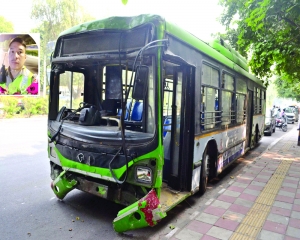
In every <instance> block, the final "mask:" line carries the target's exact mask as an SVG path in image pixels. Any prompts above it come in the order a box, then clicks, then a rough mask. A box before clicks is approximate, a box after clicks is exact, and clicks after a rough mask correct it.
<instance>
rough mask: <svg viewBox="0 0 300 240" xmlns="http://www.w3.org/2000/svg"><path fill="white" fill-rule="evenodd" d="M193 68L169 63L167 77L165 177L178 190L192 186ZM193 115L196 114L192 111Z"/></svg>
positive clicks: (164, 126) (164, 131) (165, 89)
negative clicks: (191, 92) (190, 184)
mask: <svg viewBox="0 0 300 240" xmlns="http://www.w3.org/2000/svg"><path fill="white" fill-rule="evenodd" d="M192 76H193V73H192V68H191V67H189V66H178V65H177V66H175V65H169V66H168V67H167V69H166V74H165V78H164V101H163V104H164V107H163V115H164V116H163V117H164V119H163V145H164V160H165V165H164V169H163V180H164V181H165V182H167V183H168V185H169V186H170V187H171V188H173V189H176V190H184V189H187V188H189V187H190V186H189V183H190V182H191V175H192V172H191V170H192V163H193V161H192V156H193V155H192V154H191V153H192V152H193V151H190V149H189V148H190V146H191V145H192V146H193V144H189V142H190V141H191V139H190V138H191V135H190V133H191V129H190V128H191V126H192V123H191V119H193V118H191V112H192V111H191V109H193V107H192V106H193V105H192V104H191V101H192V100H191V97H190V96H191V94H190V91H192V90H191V89H194V88H191V87H189V86H190V84H191V83H192V81H191V80H192ZM192 115H193V114H192Z"/></svg>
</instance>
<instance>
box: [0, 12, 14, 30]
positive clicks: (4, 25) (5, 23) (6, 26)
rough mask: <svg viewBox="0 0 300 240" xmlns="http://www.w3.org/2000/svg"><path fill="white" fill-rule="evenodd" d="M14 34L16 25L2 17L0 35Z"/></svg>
mask: <svg viewBox="0 0 300 240" xmlns="http://www.w3.org/2000/svg"><path fill="white" fill-rule="evenodd" d="M12 32H14V25H13V24H12V23H11V22H9V21H7V20H6V19H5V18H4V17H3V16H0V33H12Z"/></svg>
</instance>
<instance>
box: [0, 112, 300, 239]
mask: <svg viewBox="0 0 300 240" xmlns="http://www.w3.org/2000/svg"><path fill="white" fill-rule="evenodd" d="M46 124H47V121H46V117H35V118H30V119H9V120H6V119H2V120H1V119H0V239H1V240H8V239H9V240H23V239H30V240H33V239H34V240H44V239H49V240H56V239H63V240H65V239H76V240H77V239H78V240H89V239H93V240H94V239H114V240H117V239H139V240H140V239H152V240H154V239H161V237H163V236H166V235H167V234H168V233H169V232H171V230H172V228H173V227H176V226H179V227H180V226H182V225H184V223H185V221H186V220H187V219H188V218H189V217H190V216H191V215H192V214H194V213H195V211H198V212H199V211H201V206H204V204H205V203H206V202H207V201H209V199H212V198H214V196H216V194H217V193H218V191H220V189H222V188H223V185H224V184H227V183H228V181H230V180H231V179H232V178H234V177H235V176H236V175H237V174H238V173H239V172H240V171H241V170H242V168H243V167H244V166H245V165H246V164H248V163H249V162H251V161H253V160H255V158H256V157H257V156H259V155H260V154H261V153H262V152H263V151H265V150H266V148H267V147H268V146H269V145H270V144H272V142H274V141H277V140H278V139H280V137H282V136H283V134H285V133H284V132H282V131H280V130H278V129H276V132H275V133H274V134H272V136H271V137H264V138H263V139H262V140H261V142H260V144H259V146H258V147H257V148H255V149H254V150H252V151H250V152H249V153H247V154H246V155H245V156H244V157H243V158H241V159H239V160H238V161H237V162H236V163H235V164H233V165H232V167H231V168H230V169H228V170H227V171H226V172H225V173H223V174H222V175H221V176H220V177H219V178H218V179H213V180H212V181H211V182H210V183H209V185H208V191H207V192H206V193H205V194H204V195H203V196H198V195H195V196H192V197H190V198H189V199H187V200H186V201H184V202H183V203H182V204H180V205H179V206H177V207H175V208H174V209H173V210H171V211H170V212H169V213H168V216H167V217H166V218H165V219H163V220H162V221H161V223H159V224H158V225H157V226H155V227H153V228H150V227H149V228H144V229H137V230H134V231H129V232H126V233H124V234H117V233H115V232H114V230H113V227H112V221H113V219H114V218H115V217H116V215H117V213H118V211H119V210H121V209H122V208H123V207H122V206H119V205H117V204H115V203H112V202H109V201H106V200H104V199H101V198H98V197H95V196H93V195H90V194H87V193H84V192H80V191H77V190H73V191H72V192H70V193H69V194H68V195H67V196H66V197H65V199H64V200H63V201H59V200H57V199H56V198H55V197H54V194H53V192H52V190H51V189H50V182H51V179H50V169H49V160H48V157H47V137H46V135H47V134H46V133H47V126H46ZM288 131H295V135H297V133H296V124H294V125H291V124H289V125H288Z"/></svg>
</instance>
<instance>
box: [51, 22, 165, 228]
mask: <svg viewBox="0 0 300 240" xmlns="http://www.w3.org/2000/svg"><path fill="white" fill-rule="evenodd" d="M139 21H140V22H139V23H136V22H134V21H133V22H131V23H129V22H126V23H124V22H123V19H122V18H119V19H117V20H116V22H115V24H117V28H115V26H112V25H113V24H112V25H111V22H109V21H99V22H94V24H100V23H101V24H100V25H101V26H102V27H101V29H100V28H99V29H98V27H97V29H95V28H94V26H93V23H90V24H86V25H84V27H85V28H86V29H85V30H84V31H82V30H81V29H80V28H82V27H83V26H82V25H81V26H78V27H74V28H72V29H71V30H69V32H68V31H66V32H65V33H62V34H61V35H60V37H59V38H58V40H57V42H56V47H55V51H54V53H53V57H52V64H51V77H50V99H49V117H48V139H49V144H48V145H49V146H48V155H49V158H50V167H51V178H52V179H53V182H52V183H51V187H52V189H53V191H54V193H55V194H56V196H57V197H58V198H59V199H63V198H64V197H65V196H66V194H67V193H68V192H70V191H71V190H72V189H74V188H77V189H79V190H82V191H85V192H89V193H92V194H95V195H97V196H99V197H102V198H105V199H108V200H111V201H114V202H116V203H120V204H123V205H125V206H128V207H127V208H125V209H124V210H122V211H121V212H120V213H119V214H118V216H117V218H116V219H115V221H114V228H115V230H116V231H117V232H123V231H126V230H129V229H133V228H140V227H145V226H154V225H155V224H156V223H157V222H158V221H159V220H160V219H161V218H163V217H164V216H165V213H164V212H162V211H161V209H160V203H159V194H160V190H159V188H160V187H161V185H162V167H163V159H162V157H163V156H162V152H161V151H162V150H161V149H160V148H159V147H158V146H159V144H158V142H159V137H158V136H159V134H158V129H157V127H156V125H157V121H158V120H157V113H158V110H159V109H158V108H157V106H158V103H157V102H156V101H157V100H158V91H157V88H158V84H157V82H156V76H157V67H156V66H157V55H158V54H159V52H160V51H161V48H163V47H164V46H165V44H166V40H163V39H162V40H157V39H156V37H157V36H156V33H155V29H154V26H153V24H147V23H144V24H143V23H142V22H143V21H144V20H143V19H140V20H139Z"/></svg>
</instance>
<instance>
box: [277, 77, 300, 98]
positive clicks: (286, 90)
mask: <svg viewBox="0 0 300 240" xmlns="http://www.w3.org/2000/svg"><path fill="white" fill-rule="evenodd" d="M274 83H275V86H276V88H277V93H278V96H279V97H281V98H291V99H294V100H296V101H300V95H299V89H300V82H299V81H298V82H297V83H294V82H291V81H290V80H289V79H288V78H286V76H281V77H278V78H276V80H275V82H274Z"/></svg>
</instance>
